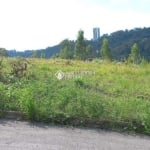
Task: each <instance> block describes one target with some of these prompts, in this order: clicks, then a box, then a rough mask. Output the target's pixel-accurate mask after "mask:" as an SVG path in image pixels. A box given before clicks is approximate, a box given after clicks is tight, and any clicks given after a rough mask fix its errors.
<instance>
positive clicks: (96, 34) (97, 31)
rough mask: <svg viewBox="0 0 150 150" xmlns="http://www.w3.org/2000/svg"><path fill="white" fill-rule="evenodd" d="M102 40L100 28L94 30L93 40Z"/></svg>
mask: <svg viewBox="0 0 150 150" xmlns="http://www.w3.org/2000/svg"><path fill="white" fill-rule="evenodd" d="M99 38H100V28H93V40H94V41H96V40H98V39H99Z"/></svg>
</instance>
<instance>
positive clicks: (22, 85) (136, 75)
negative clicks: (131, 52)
mask: <svg viewBox="0 0 150 150" xmlns="http://www.w3.org/2000/svg"><path fill="white" fill-rule="evenodd" d="M9 61H10V60H9V59H8V60H6V61H5V66H6V67H5V70H6V71H5V74H7V76H8V77H9V78H10V76H9V71H10V70H11V69H10V66H9V63H8V62H9ZM29 61H30V67H29V69H28V71H27V73H26V76H24V77H23V78H21V79H17V78H16V77H12V79H11V81H10V82H2V81H1V83H0V90H1V92H0V101H1V104H0V106H1V107H0V109H1V110H2V109H7V110H19V111H22V112H24V113H25V114H26V117H27V118H28V119H30V120H35V121H46V122H49V121H51V122H56V123H63V124H71V123H72V124H78V125H80V124H82V125H87V124H90V125H91V124H92V125H98V126H99V127H105V126H106V127H109V128H115V127H117V128H120V129H127V130H135V131H138V132H145V133H150V85H149V82H150V65H149V64H146V65H129V64H128V65H126V64H120V63H103V62H99V61H96V62H82V61H71V63H69V64H68V63H66V61H65V60H53V59H52V60H44V59H31V60H29ZM7 68H8V70H7ZM59 70H61V71H62V72H64V73H71V72H80V73H83V71H93V72H95V73H94V74H92V75H90V74H89V75H88V74H82V75H81V77H80V78H69V79H62V80H58V79H57V78H56V76H55V73H56V72H57V71H59Z"/></svg>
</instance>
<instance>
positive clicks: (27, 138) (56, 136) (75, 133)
mask: <svg viewBox="0 0 150 150" xmlns="http://www.w3.org/2000/svg"><path fill="white" fill-rule="evenodd" d="M0 150H150V137H147V136H135V135H134V136H133V135H132V136H131V135H127V134H120V133H115V132H106V131H102V130H94V129H81V128H80V129H79V128H71V127H68V128H67V127H59V126H53V125H49V126H48V125H44V124H38V123H36V124H33V123H29V122H24V121H23V122H21V121H14V120H0Z"/></svg>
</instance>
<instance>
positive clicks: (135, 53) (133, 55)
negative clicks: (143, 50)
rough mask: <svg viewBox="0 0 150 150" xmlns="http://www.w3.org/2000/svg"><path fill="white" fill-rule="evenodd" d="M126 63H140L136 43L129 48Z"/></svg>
mask: <svg viewBox="0 0 150 150" xmlns="http://www.w3.org/2000/svg"><path fill="white" fill-rule="evenodd" d="M128 61H129V62H131V63H134V64H138V63H140V49H139V47H138V45H137V43H134V44H133V45H132V47H131V54H130V55H129V57H128Z"/></svg>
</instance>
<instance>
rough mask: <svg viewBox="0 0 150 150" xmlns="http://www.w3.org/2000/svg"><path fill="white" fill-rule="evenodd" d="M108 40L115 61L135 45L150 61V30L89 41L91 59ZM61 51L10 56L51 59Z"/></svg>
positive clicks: (129, 31) (51, 49)
mask: <svg viewBox="0 0 150 150" xmlns="http://www.w3.org/2000/svg"><path fill="white" fill-rule="evenodd" d="M104 38H107V39H108V40H109V44H110V47H111V51H112V55H113V58H114V59H117V60H122V59H125V58H127V57H128V55H129V53H130V50H131V46H132V45H133V44H134V43H137V44H138V46H139V48H140V54H141V56H142V57H145V58H147V59H149V60H150V28H135V29H132V30H125V31H123V30H120V31H116V32H113V33H111V34H109V35H108V34H104V35H102V36H101V38H100V39H99V40H98V41H93V40H90V41H87V40H86V43H87V44H88V45H91V47H92V50H93V53H92V56H91V57H99V56H100V53H99V50H100V47H101V44H102V40H103V39H104ZM70 42H71V43H73V46H74V47H75V43H76V41H70ZM60 50H61V44H59V45H56V46H53V47H48V48H46V49H42V50H36V51H33V50H27V51H24V52H17V51H8V55H9V56H11V57H14V56H22V57H33V55H34V56H36V57H45V58H50V57H52V56H54V55H56V56H57V54H58V53H59V52H60Z"/></svg>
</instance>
